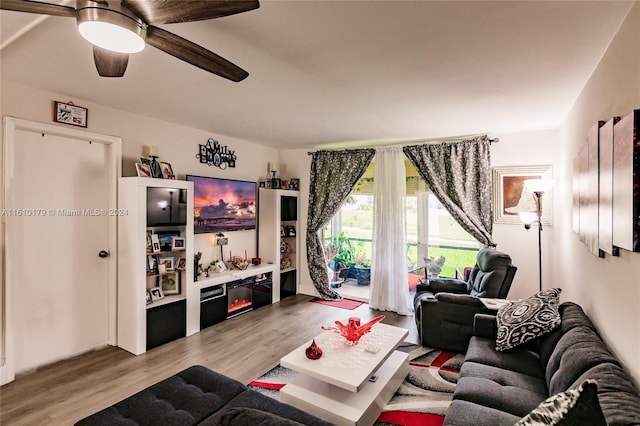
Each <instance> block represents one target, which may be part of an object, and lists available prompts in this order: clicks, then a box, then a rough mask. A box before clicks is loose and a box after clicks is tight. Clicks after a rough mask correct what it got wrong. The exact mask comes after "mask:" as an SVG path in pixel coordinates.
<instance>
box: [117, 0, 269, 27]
mask: <svg viewBox="0 0 640 426" xmlns="http://www.w3.org/2000/svg"><path fill="white" fill-rule="evenodd" d="M122 4H123V6H125V7H126V8H127V9H129V10H131V11H132V12H133V13H135V14H136V15H138V16H139V17H141V18H142V19H144V21H145V22H146V23H147V24H154V25H159V24H174V23H178V22H191V21H202V20H205V19H213V18H220V17H222V16H228V15H234V14H236V13H242V12H247V11H249V10H253V9H257V8H258V7H260V3H259V2H258V0H182V1H176V0H123V1H122Z"/></svg>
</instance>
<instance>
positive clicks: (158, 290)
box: [148, 286, 164, 301]
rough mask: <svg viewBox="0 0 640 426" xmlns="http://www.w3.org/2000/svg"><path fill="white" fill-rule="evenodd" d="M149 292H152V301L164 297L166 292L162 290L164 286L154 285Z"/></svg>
mask: <svg viewBox="0 0 640 426" xmlns="http://www.w3.org/2000/svg"><path fill="white" fill-rule="evenodd" d="M148 291H149V293H151V301H156V300H160V299H164V293H163V292H162V287H160V286H158V287H153V288H150V289H149V290H148Z"/></svg>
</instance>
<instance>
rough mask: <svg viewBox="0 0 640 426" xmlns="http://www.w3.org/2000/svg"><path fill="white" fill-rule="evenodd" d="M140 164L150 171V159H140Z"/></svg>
mask: <svg viewBox="0 0 640 426" xmlns="http://www.w3.org/2000/svg"><path fill="white" fill-rule="evenodd" d="M140 164H144V165H145V166H149V169H151V159H150V158H147V157H140Z"/></svg>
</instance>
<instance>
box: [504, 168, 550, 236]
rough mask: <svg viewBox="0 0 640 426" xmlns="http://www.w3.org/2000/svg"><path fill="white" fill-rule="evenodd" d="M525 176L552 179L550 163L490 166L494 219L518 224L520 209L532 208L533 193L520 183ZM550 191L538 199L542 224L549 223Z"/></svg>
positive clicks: (533, 201)
mask: <svg viewBox="0 0 640 426" xmlns="http://www.w3.org/2000/svg"><path fill="white" fill-rule="evenodd" d="M529 179H553V168H552V166H551V165H541V166H506V167H494V168H493V218H494V223H504V224H511V225H522V221H521V220H520V216H519V214H518V213H519V212H520V211H534V210H535V209H536V201H535V196H534V195H533V193H532V192H529V191H528V190H527V189H526V188H525V187H524V181H526V180H529ZM551 192H552V191H549V194H548V195H545V196H544V197H543V199H542V217H541V220H542V224H543V225H552V222H553V196H552V195H551Z"/></svg>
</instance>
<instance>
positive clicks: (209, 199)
mask: <svg viewBox="0 0 640 426" xmlns="http://www.w3.org/2000/svg"><path fill="white" fill-rule="evenodd" d="M187 181H190V182H193V195H194V196H193V199H194V201H193V212H194V221H193V231H194V233H195V234H207V233H218V232H228V231H241V230H247V229H256V183H255V182H247V181H242V180H232V179H222V178H214V177H204V176H192V175H187Z"/></svg>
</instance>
